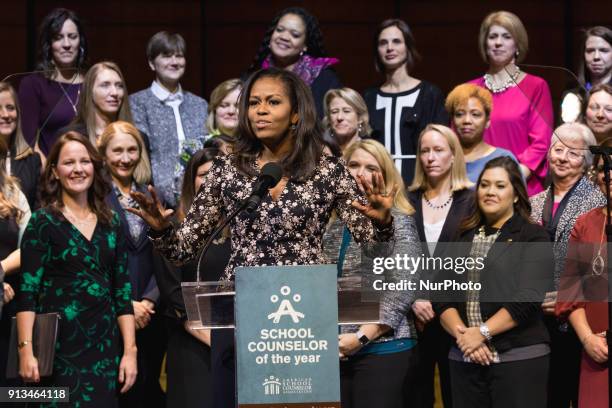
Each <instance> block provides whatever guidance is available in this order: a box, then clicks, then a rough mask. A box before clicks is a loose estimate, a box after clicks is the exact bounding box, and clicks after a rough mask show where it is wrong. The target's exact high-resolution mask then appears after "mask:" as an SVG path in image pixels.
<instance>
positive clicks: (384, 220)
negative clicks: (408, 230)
mask: <svg viewBox="0 0 612 408" xmlns="http://www.w3.org/2000/svg"><path fill="white" fill-rule="evenodd" d="M356 179H357V183H358V184H359V185H360V186H361V190H362V191H363V192H364V193H365V195H366V198H367V200H368V203H367V204H366V205H363V204H361V203H360V202H359V201H358V200H355V201H353V203H352V206H353V207H355V208H356V209H358V210H359V211H360V212H361V213H362V214H363V215H365V216H366V217H368V218H370V219H371V220H373V221H374V222H375V223H376V224H378V225H380V226H387V225H389V224H390V223H391V221H392V218H391V208H392V207H393V202H394V201H395V194H396V193H397V185H394V186H393V188H392V189H391V191H386V190H385V180H384V179H383V176H382V174H381V173H380V172H378V171H376V172H373V173H372V183H369V182H368V181H367V180H366V179H365V178H364V177H363V176H362V175H360V174H358V175H357V176H356Z"/></svg>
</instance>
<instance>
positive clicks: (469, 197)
mask: <svg viewBox="0 0 612 408" xmlns="http://www.w3.org/2000/svg"><path fill="white" fill-rule="evenodd" d="M408 200H409V201H410V204H412V206H413V207H414V210H415V213H414V220H415V222H416V226H417V231H418V232H419V240H420V241H421V243H422V244H423V245H422V246H423V251H424V252H423V253H424V254H425V255H426V256H430V255H440V251H442V250H443V247H442V246H441V245H439V246H436V250H435V251H434V254H430V253H429V247H428V246H427V238H425V227H424V226H423V190H416V191H411V192H409V193H408ZM473 209H474V191H472V190H470V189H467V188H466V189H463V190H459V191H455V192H454V193H453V202H452V203H451V207H450V210H448V215H447V216H446V220H445V221H444V226H443V227H442V231H441V232H440V238H438V242H453V241H455V240H456V239H457V238H458V236H459V225H460V224H461V222H462V221H463V219H464V218H466V217H467V216H468V215H469V214H470V213H471V212H472V211H473Z"/></svg>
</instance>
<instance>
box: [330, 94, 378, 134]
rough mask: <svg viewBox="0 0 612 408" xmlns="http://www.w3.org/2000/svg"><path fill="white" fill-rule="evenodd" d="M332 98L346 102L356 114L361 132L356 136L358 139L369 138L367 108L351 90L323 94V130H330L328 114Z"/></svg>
mask: <svg viewBox="0 0 612 408" xmlns="http://www.w3.org/2000/svg"><path fill="white" fill-rule="evenodd" d="M334 98H340V99H342V100H343V101H344V102H346V103H347V104H348V105H349V106H350V107H351V108H353V110H354V111H355V113H356V114H357V117H358V118H359V120H360V122H361V124H362V125H361V132H360V133H359V134H358V136H360V137H366V136H369V135H370V133H372V128H371V127H370V115H369V114H368V107H367V106H366V103H365V101H364V100H363V98H362V97H361V95H359V92H357V91H355V90H354V89H351V88H340V89H330V90H329V91H327V92H326V93H325V96H324V97H323V108H324V112H325V115H324V117H323V127H324V128H325V129H329V128H330V122H331V119H330V117H329V116H330V113H329V105H330V104H331V102H332V100H333V99H334Z"/></svg>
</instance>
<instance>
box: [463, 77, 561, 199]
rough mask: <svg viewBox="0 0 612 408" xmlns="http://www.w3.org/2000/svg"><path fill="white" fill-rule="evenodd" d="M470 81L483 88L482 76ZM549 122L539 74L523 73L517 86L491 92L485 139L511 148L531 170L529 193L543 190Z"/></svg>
mask: <svg viewBox="0 0 612 408" xmlns="http://www.w3.org/2000/svg"><path fill="white" fill-rule="evenodd" d="M470 83H473V84H476V85H479V86H481V87H483V88H485V84H484V78H483V77H480V78H476V79H473V80H471V81H470ZM552 123H553V109H552V100H551V97H550V90H549V89H548V84H547V83H546V81H544V80H543V79H542V78H540V77H537V76H534V75H529V74H526V75H525V78H524V79H523V80H522V81H521V82H519V83H518V86H514V87H512V88H508V89H506V90H505V91H502V92H499V93H494V94H493V109H492V111H491V125H490V126H489V128H488V129H487V130H485V133H484V140H485V142H487V143H489V144H490V145H493V146H495V147H501V148H504V149H507V150H510V151H511V152H512V153H514V155H515V156H516V158H517V159H518V161H519V163H521V164H524V165H525V166H527V167H528V168H529V169H530V170H531V177H529V179H527V192H528V193H529V195H530V196H532V195H534V194H537V193H539V192H540V191H542V190H543V189H544V187H543V182H544V179H545V178H546V172H547V171H548V166H547V161H546V154H547V153H548V147H549V146H550V138H551V136H552Z"/></svg>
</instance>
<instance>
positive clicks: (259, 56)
mask: <svg viewBox="0 0 612 408" xmlns="http://www.w3.org/2000/svg"><path fill="white" fill-rule="evenodd" d="M287 14H295V15H296V16H299V17H300V18H301V19H302V21H303V22H304V25H305V26H306V54H308V55H310V56H312V57H326V56H327V52H326V51H325V47H324V46H323V34H322V33H321V28H320V27H319V21H318V20H317V18H316V17H315V16H313V15H312V14H310V13H309V12H308V11H306V10H305V9H303V8H301V7H288V8H286V9H284V10H283V11H281V12H280V13H278V14H277V15H276V16H275V17H274V19H273V20H272V23H271V24H270V25H269V26H268V28H267V29H266V33H265V34H264V38H263V41H262V42H261V44H260V45H259V48H258V49H257V53H256V54H255V58H254V59H253V63H252V64H251V66H250V67H249V69H248V71H247V72H248V73H252V72H255V71H257V70H258V69H260V68H261V64H262V63H263V61H264V60H265V59H266V57H267V56H268V55H270V40H271V39H272V33H273V32H274V30H275V29H276V26H277V25H278V22H279V21H280V19H281V18H283V17H284V16H286V15H287Z"/></svg>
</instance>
